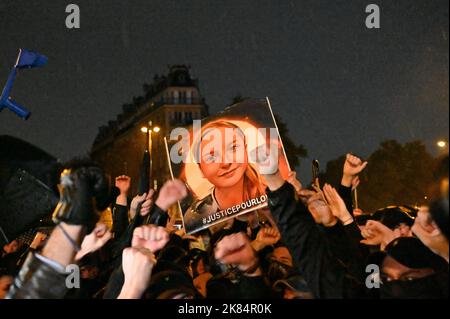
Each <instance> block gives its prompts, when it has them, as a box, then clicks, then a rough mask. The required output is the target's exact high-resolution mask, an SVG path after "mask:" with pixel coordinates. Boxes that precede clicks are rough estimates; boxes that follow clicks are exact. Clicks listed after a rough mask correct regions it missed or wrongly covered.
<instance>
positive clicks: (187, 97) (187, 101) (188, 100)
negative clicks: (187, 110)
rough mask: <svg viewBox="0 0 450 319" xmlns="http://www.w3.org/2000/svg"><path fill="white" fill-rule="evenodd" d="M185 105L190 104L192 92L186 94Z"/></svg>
mask: <svg viewBox="0 0 450 319" xmlns="http://www.w3.org/2000/svg"><path fill="white" fill-rule="evenodd" d="M186 103H187V104H192V91H190V90H189V91H187V92H186Z"/></svg>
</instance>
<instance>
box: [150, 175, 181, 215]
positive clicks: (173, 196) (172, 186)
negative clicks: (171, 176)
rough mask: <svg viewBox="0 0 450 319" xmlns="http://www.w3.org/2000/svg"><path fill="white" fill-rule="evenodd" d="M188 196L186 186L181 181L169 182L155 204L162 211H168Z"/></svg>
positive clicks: (165, 184)
mask: <svg viewBox="0 0 450 319" xmlns="http://www.w3.org/2000/svg"><path fill="white" fill-rule="evenodd" d="M186 196H187V188H186V185H184V183H183V182H182V181H180V180H179V179H175V180H173V181H167V182H165V183H164V185H163V186H162V187H161V190H160V191H159V195H158V199H157V200H156V202H155V204H156V205H158V207H159V208H161V209H162V210H165V211H167V210H168V209H169V208H170V206H172V205H173V204H175V203H176V202H177V201H179V200H182V199H183V198H185V197H186Z"/></svg>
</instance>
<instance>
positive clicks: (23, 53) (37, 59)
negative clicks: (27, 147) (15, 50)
mask: <svg viewBox="0 0 450 319" xmlns="http://www.w3.org/2000/svg"><path fill="white" fill-rule="evenodd" d="M47 61H48V58H47V57H46V56H43V55H40V54H39V53H35V52H31V51H27V50H23V49H20V52H19V56H18V57H17V61H16V65H14V67H13V68H12V70H11V72H10V73H9V76H8V80H7V81H6V84H5V87H4V88H3V91H2V94H1V95H0V111H1V110H2V109H4V108H7V109H9V110H11V111H12V112H14V113H16V114H17V115H18V116H20V117H21V118H24V119H28V118H29V117H30V114H31V113H30V111H28V110H27V109H26V108H24V107H23V106H21V105H20V104H19V103H17V102H15V101H13V100H12V99H11V97H10V96H9V95H10V93H11V90H12V86H13V83H14V79H15V78H16V75H17V70H18V69H23V68H34V67H39V66H43V65H45V64H46V63H47Z"/></svg>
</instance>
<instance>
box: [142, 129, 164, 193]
mask: <svg viewBox="0 0 450 319" xmlns="http://www.w3.org/2000/svg"><path fill="white" fill-rule="evenodd" d="M159 131H161V129H160V128H159V126H157V125H155V126H153V125H152V121H149V122H148V126H142V127H141V132H142V133H145V134H146V135H147V143H146V150H145V151H146V152H147V153H149V155H150V178H151V177H152V176H153V172H152V162H153V152H152V132H154V133H158V132H159ZM150 185H152V181H151V180H150ZM155 188H156V186H155Z"/></svg>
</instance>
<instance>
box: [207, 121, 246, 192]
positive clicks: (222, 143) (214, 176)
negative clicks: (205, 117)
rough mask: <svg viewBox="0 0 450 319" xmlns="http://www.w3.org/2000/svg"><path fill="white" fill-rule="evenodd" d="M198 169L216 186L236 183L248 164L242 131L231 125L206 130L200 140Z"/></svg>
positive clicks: (228, 185) (227, 185)
mask: <svg viewBox="0 0 450 319" xmlns="http://www.w3.org/2000/svg"><path fill="white" fill-rule="evenodd" d="M200 154H201V158H200V170H201V171H202V173H203V175H204V177H205V178H206V179H208V181H209V182H210V183H211V184H213V185H214V186H216V187H230V186H233V185H236V184H237V183H238V182H239V181H240V180H241V179H242V178H243V176H244V174H245V170H246V169H247V166H248V159H247V152H246V147H245V139H244V136H243V135H242V132H241V131H240V130H238V129H236V128H231V127H217V128H212V129H210V130H208V131H207V132H206V133H205V134H204V135H203V137H202V141H201V153H200Z"/></svg>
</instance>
